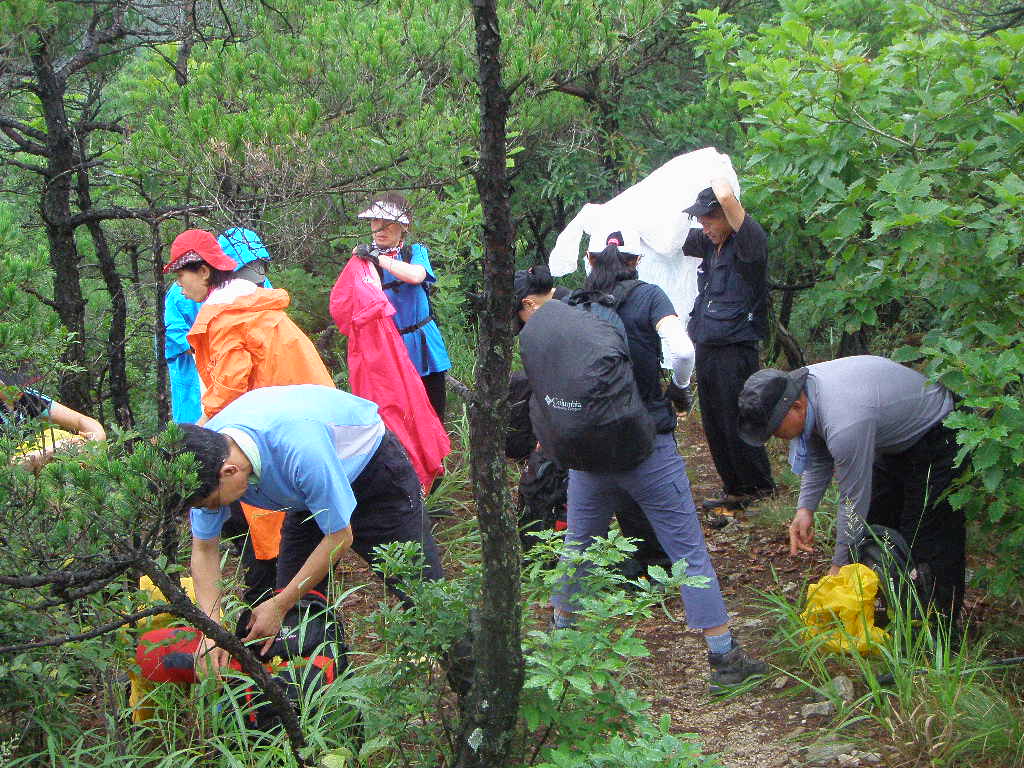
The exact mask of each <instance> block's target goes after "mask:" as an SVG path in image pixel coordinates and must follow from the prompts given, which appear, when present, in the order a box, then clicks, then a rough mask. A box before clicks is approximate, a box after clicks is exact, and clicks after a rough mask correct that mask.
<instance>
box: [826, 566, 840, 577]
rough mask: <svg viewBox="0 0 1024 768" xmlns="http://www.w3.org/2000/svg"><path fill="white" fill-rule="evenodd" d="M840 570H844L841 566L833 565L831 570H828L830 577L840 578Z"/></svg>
mask: <svg viewBox="0 0 1024 768" xmlns="http://www.w3.org/2000/svg"><path fill="white" fill-rule="evenodd" d="M840 568H842V566H841V565H833V566H832V567H831V568H829V569H828V575H829V576H838V575H839V569H840Z"/></svg>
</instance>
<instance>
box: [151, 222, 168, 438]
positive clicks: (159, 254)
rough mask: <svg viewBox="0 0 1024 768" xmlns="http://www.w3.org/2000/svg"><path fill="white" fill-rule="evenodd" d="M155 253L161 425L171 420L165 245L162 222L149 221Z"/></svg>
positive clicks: (154, 300)
mask: <svg viewBox="0 0 1024 768" xmlns="http://www.w3.org/2000/svg"><path fill="white" fill-rule="evenodd" d="M149 229H150V233H151V239H150V248H151V250H152V254H153V273H152V274H153V333H154V335H155V336H156V344H155V345H154V347H155V353H156V369H155V370H156V421H157V424H159V425H160V427H164V426H166V425H167V422H169V421H170V420H171V400H170V397H169V396H168V391H167V389H168V387H167V358H166V357H165V355H166V351H167V327H166V326H165V325H164V247H163V243H162V242H161V240H160V222H159V221H151V222H150V223H149Z"/></svg>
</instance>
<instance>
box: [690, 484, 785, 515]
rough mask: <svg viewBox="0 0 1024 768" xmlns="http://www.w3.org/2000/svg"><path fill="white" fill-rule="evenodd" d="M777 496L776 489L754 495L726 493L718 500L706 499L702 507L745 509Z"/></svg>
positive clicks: (711, 508)
mask: <svg viewBox="0 0 1024 768" xmlns="http://www.w3.org/2000/svg"><path fill="white" fill-rule="evenodd" d="M774 495H775V489H774V488H761V489H759V490H756V491H754V492H753V493H726V494H723V495H722V496H720V497H719V498H717V499H706V500H705V501H704V502H703V503H702V504H701V506H702V507H703V508H704V509H706V510H709V511H711V510H715V509H717V508H718V507H725V508H726V509H734V510H735V509H743V508H745V507H747V506H749V505H751V504H754V503H755V502H758V501H761V500H762V499H767V498H771V497H772V496H774Z"/></svg>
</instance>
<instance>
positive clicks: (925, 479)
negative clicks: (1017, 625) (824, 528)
mask: <svg viewBox="0 0 1024 768" xmlns="http://www.w3.org/2000/svg"><path fill="white" fill-rule="evenodd" d="M956 452H957V447H956V437H955V433H954V432H953V430H951V429H949V428H947V427H944V426H943V425H942V423H941V422H940V423H938V424H936V425H935V426H934V427H932V428H931V429H930V430H929V431H928V432H926V433H925V434H924V435H922V436H921V438H920V439H919V440H918V441H917V442H916V443H914V445H912V446H911V447H910V448H908V449H907V450H906V451H904V452H903V453H898V454H893V455H889V456H881V457H880V458H879V459H877V460H876V461H875V465H874V468H873V471H872V477H871V506H870V508H869V510H868V523H870V524H873V525H885V526H888V527H889V528H895V529H896V530H898V531H899V532H900V533H901V534H903V536H904V538H905V539H906V540H907V541H908V542H909V543H910V553H911V556H912V557H913V559H914V562H915V563H916V564H918V565H920V564H922V563H926V564H927V565H928V567H929V568H930V569H931V575H932V577H933V578H934V580H935V582H934V588H933V591H932V594H931V595H930V596H927V595H926V596H925V599H926V600H927V601H928V602H930V603H931V604H932V605H933V606H934V607H935V609H936V610H938V611H939V612H941V613H942V614H944V615H946V616H948V617H949V618H951V619H952V620H954V621H956V620H957V619H958V618H959V615H960V608H961V607H962V605H963V599H964V581H965V571H966V554H965V548H966V538H967V534H966V529H965V525H964V513H963V512H962V511H960V510H954V509H953V507H952V505H951V504H950V503H949V500H948V498H946V490H947V489H948V488H949V485H950V483H951V482H952V481H953V478H954V477H955V476H956V471H955V469H954V466H953V461H954V459H955V458H956Z"/></svg>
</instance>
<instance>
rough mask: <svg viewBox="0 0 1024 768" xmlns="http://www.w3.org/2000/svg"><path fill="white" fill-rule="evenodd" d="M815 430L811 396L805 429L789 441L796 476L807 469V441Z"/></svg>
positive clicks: (792, 465)
mask: <svg viewBox="0 0 1024 768" xmlns="http://www.w3.org/2000/svg"><path fill="white" fill-rule="evenodd" d="M813 430H814V405H813V404H812V403H811V397H810V395H808V396H807V417H806V418H805V419H804V429H803V431H802V432H801V433H800V434H799V435H798V436H797V437H794V438H793V439H792V440H790V441H789V467H790V469H792V470H793V474H794V475H802V474H803V473H804V470H805V469H806V468H807V441H808V440H809V439H810V437H811V432H812V431H813Z"/></svg>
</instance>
